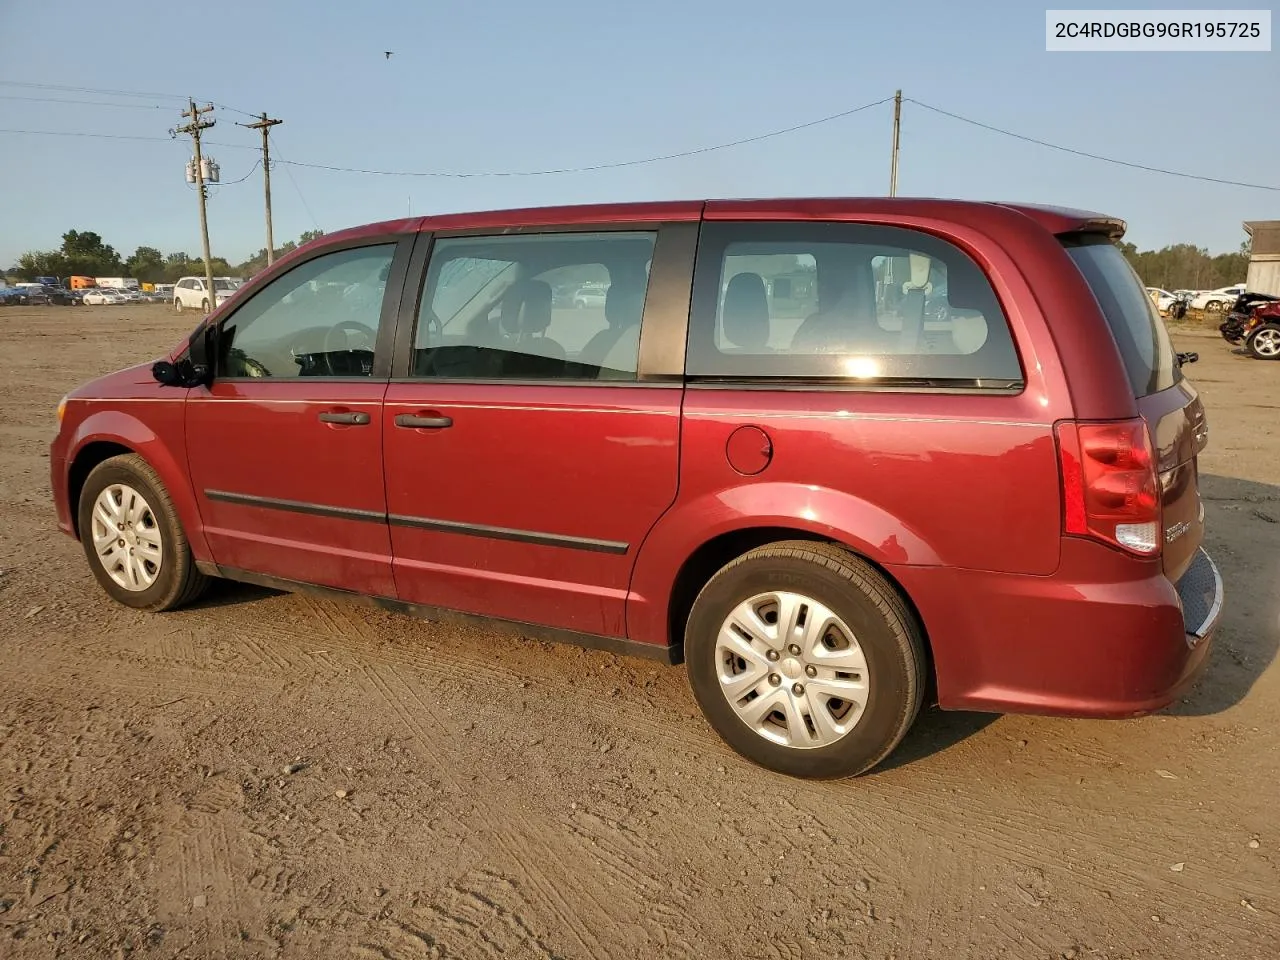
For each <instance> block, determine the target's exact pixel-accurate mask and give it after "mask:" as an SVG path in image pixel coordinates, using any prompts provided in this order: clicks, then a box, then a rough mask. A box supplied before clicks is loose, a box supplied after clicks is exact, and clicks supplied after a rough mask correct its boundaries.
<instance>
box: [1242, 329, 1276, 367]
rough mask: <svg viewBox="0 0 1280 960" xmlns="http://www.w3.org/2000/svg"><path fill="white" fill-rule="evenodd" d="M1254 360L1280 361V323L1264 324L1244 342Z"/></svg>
mask: <svg viewBox="0 0 1280 960" xmlns="http://www.w3.org/2000/svg"><path fill="white" fill-rule="evenodd" d="M1244 345H1245V348H1246V349H1247V350H1248V351H1249V355H1250V356H1252V357H1253V358H1254V359H1255V360H1280V323H1264V324H1263V325H1262V326H1260V327H1258V328H1256V329H1255V330H1253V331H1252V332H1251V333H1250V334H1249V339H1248V340H1246V341H1245V342H1244Z"/></svg>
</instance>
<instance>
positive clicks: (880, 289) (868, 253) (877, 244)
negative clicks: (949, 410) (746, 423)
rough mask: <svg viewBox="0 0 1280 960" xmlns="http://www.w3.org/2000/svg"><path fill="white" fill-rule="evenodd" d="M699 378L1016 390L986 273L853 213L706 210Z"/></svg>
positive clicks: (695, 329) (691, 366)
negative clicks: (840, 216)
mask: <svg viewBox="0 0 1280 960" xmlns="http://www.w3.org/2000/svg"><path fill="white" fill-rule="evenodd" d="M687 371H688V374H689V376H690V377H692V378H703V379H725V380H741V379H765V380H777V381H795V380H800V381H805V380H826V381H831V380H835V381H839V382H842V383H849V384H851V385H852V384H866V385H870V386H875V385H882V386H889V387H894V386H897V387H904V386H905V387H913V386H914V387H926V388H928V387H938V388H968V389H975V388H976V389H1011V388H1015V389H1016V388H1020V387H1021V385H1022V369H1021V366H1020V365H1019V362H1018V355H1017V351H1016V350H1015V349H1014V345H1013V339H1012V336H1011V335H1010V332H1009V326H1008V323H1007V322H1006V320H1005V316H1004V312H1003V311H1002V310H1001V308H1000V302H999V300H998V299H997V298H996V295H995V292H994V291H993V290H992V288H991V284H990V283H989V282H988V281H987V278H986V277H985V276H984V275H983V273H982V271H981V270H980V269H979V268H978V266H977V264H975V263H974V262H973V261H972V260H971V259H969V257H968V256H967V255H966V254H965V253H963V252H962V251H960V250H959V249H958V248H956V247H954V246H952V245H951V244H949V243H947V242H945V241H943V240H940V239H938V238H937V237H933V236H930V235H928V234H923V233H920V232H918V231H914V230H908V229H903V228H898V227H885V226H873V225H869V224H847V223H809V222H802V223H791V222H783V223H777V222H770V223H759V222H753V223H733V222H720V223H717V222H710V223H704V224H703V227H702V233H701V239H700V241H699V248H698V264H697V271H696V276H695V280H694V301H693V310H692V317H691V328H690V338H689V352H688V358H687Z"/></svg>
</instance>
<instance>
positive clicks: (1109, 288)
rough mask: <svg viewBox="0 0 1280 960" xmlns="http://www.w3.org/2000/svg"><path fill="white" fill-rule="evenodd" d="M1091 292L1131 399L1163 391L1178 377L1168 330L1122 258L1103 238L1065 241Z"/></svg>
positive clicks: (1111, 244)
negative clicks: (1117, 355)
mask: <svg viewBox="0 0 1280 960" xmlns="http://www.w3.org/2000/svg"><path fill="white" fill-rule="evenodd" d="M1063 246H1065V247H1066V250H1067V254H1068V255H1069V256H1070V257H1071V259H1072V260H1073V261H1074V262H1075V265H1076V266H1077V267H1078V268H1079V270H1080V273H1081V274H1083V275H1084V279H1085V282H1086V283H1088V284H1089V289H1090V290H1092V291H1093V296H1094V299H1096V300H1097V301H1098V307H1099V308H1100V309H1101V310H1102V315H1103V316H1104V317H1106V319H1107V325H1108V326H1109V327H1110V328H1111V335H1112V337H1114V338H1115V341H1116V346H1117V347H1118V348H1119V350H1120V359H1121V360H1122V361H1123V362H1124V368H1125V372H1126V373H1127V374H1128V375H1129V385H1130V386H1131V387H1132V388H1133V393H1134V396H1136V397H1145V396H1147V395H1148V394H1152V393H1157V392H1159V391H1160V390H1165V389H1167V388H1169V387H1171V386H1173V385H1174V384H1175V383H1177V382H1178V380H1180V379H1181V378H1182V373H1181V371H1180V369H1179V367H1178V363H1177V360H1176V358H1175V356H1174V350H1173V344H1172V342H1171V341H1170V340H1169V331H1168V330H1167V329H1165V325H1164V321H1163V320H1161V319H1160V312H1159V311H1158V310H1156V308H1155V304H1153V303H1152V302H1151V298H1150V297H1147V296H1144V295H1143V289H1142V281H1141V280H1139V279H1138V275H1137V273H1135V272H1134V269H1133V267H1131V266H1130V265H1129V261H1128V260H1126V259H1125V257H1124V254H1123V253H1121V252H1120V248H1119V247H1117V246H1116V245H1115V244H1114V243H1112V242H1111V241H1110V240H1109V239H1107V238H1106V237H1091V238H1081V239H1079V240H1071V241H1064V243H1063Z"/></svg>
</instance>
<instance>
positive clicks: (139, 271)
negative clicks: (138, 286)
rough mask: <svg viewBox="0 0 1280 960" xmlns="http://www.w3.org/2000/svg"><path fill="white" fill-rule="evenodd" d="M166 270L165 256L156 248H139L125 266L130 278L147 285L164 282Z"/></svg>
mask: <svg viewBox="0 0 1280 960" xmlns="http://www.w3.org/2000/svg"><path fill="white" fill-rule="evenodd" d="M164 270H165V263H164V254H162V253H161V252H160V251H159V250H157V249H156V248H155V247H139V248H138V249H137V250H135V251H134V252H133V256H132V257H130V258H129V259H128V260H126V261H125V264H124V272H125V273H126V274H127V275H128V276H130V277H134V278H135V279H137V280H142V281H144V282H146V283H155V282H156V281H158V280H163V279H164Z"/></svg>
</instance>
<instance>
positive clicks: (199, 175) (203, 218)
mask: <svg viewBox="0 0 1280 960" xmlns="http://www.w3.org/2000/svg"><path fill="white" fill-rule="evenodd" d="M190 104H191V106H190V108H189V109H188V110H187V111H186V112H185V113H183V114H182V116H183V117H184V118H186V119H188V120H190V123H186V124H184V125H182V126H181V127H178V128H177V129H176V130H175V131H174V132H175V133H187V134H190V135H191V142H192V144H194V147H195V164H194V166H195V180H196V195H197V196H198V197H199V198H200V243H201V245H202V248H203V252H204V283H205V290H206V292H207V293H208V295H209V309H210V310H216V309H217V307H218V295H217V293H216V292H215V291H214V288H213V255H212V254H211V253H210V252H209V218H208V216H207V214H206V213H205V199H206V197H205V186H204V158H203V156H202V155H201V153H200V134H201V132H202V131H204V130H207V129H209V128H210V127H212V126H213V125H214V124H215V123H217V122H218V121H216V120H214V119H213V118H212V117H211V118H209V119H208V120H204V119H202V116H203V115H204V114H206V113H212V112H213V104H212V103H210V104H206V105H205V106H203V107H197V106H196V102H195V101H194V100H191V101H190Z"/></svg>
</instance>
